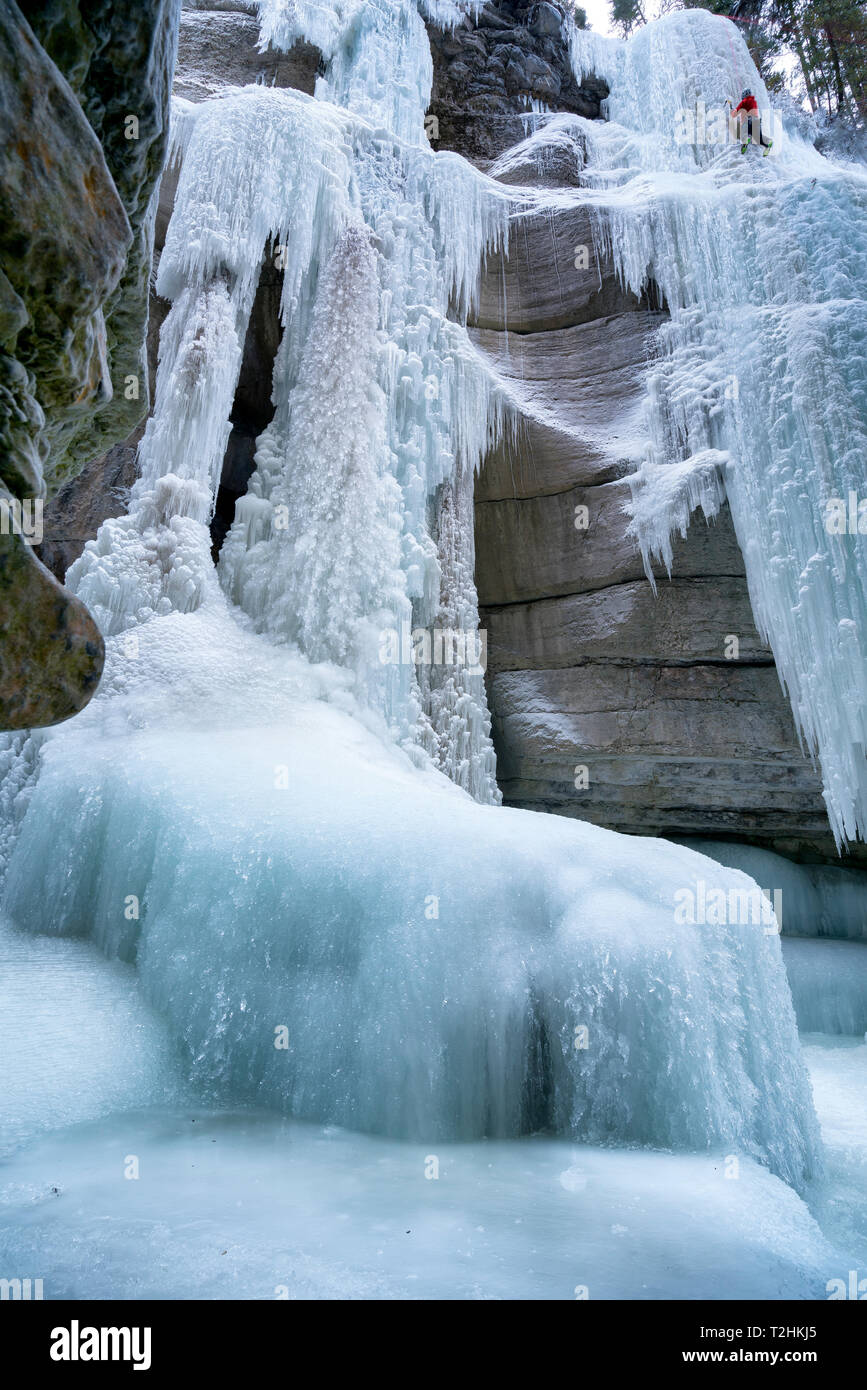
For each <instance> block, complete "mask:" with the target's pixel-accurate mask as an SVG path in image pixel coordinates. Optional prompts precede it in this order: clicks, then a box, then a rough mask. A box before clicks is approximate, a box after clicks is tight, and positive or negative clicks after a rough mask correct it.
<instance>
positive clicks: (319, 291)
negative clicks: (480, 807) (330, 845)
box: [70, 3, 509, 801]
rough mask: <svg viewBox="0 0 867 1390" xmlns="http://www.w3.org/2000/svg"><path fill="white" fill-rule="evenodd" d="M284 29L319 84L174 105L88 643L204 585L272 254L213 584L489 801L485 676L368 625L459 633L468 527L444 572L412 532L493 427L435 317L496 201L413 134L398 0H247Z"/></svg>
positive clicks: (413, 89)
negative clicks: (260, 370) (262, 367)
mask: <svg viewBox="0 0 867 1390" xmlns="http://www.w3.org/2000/svg"><path fill="white" fill-rule="evenodd" d="M455 15H456V12H455ZM455 15H452V16H451V17H452V18H454V17H455ZM445 17H446V18H449V14H448V13H447V14H446V16H445ZM323 25H325V26H326V27H327V28H328V34H326V33H323V32H322V26H323ZM300 34H303V35H304V36H306V37H310V38H312V39H313V40H314V41H315V40H316V39H317V38H318V39H321V40H322V46H323V48H324V51H325V52H326V53H327V54H328V55H329V56H330V58H331V63H330V66H329V69H328V77H327V78H326V79H323V81H322V83H321V84H320V91H319V93H318V99H317V100H315V101H311V100H310V99H309V98H307V97H305V96H303V95H301V94H299V93H297V92H289V91H273V90H266V89H263V88H249V89H246V90H245V91H243V92H239V93H237V94H234V95H231V96H229V97H227V98H224V99H222V100H216V101H212V102H209V103H205V104H204V105H202V106H201V107H192V106H191V105H190V104H189V103H182V104H181V105H180V107H179V110H178V113H177V122H176V129H175V135H174V149H175V156H176V158H178V159H180V160H181V161H182V167H181V176H180V181H179V186H178V193H177V200H176V206H175V211H174V214H173V217H172V220H171V224H170V227H169V232H168V237H167V242H166V247H165V251H164V253H163V256H162V259H161V262H160V268H159V276H158V281H157V288H158V290H159V292H160V293H161V294H162V295H164V296H165V297H166V298H168V299H170V300H172V301H173V307H172V310H171V313H170V315H169V317H168V320H167V322H166V324H165V327H164V330H163V335H162V341H161V366H160V375H159V381H158V390H157V402H156V409H155V412H154V417H153V419H152V420H151V422H150V423H149V426H148V431H147V434H146V437H145V440H144V443H143V445H142V449H141V478H140V480H139V482H138V483H137V484H136V487H135V489H134V491H133V497H132V505H131V508H130V513H129V515H128V516H127V517H125V518H123V519H122V520H120V521H117V522H110V523H108V524H107V525H106V526H105V527H103V529H102V531H101V533H100V536H99V538H98V540H97V542H96V543H95V544H93V545H91V546H90V547H88V550H87V552H86V553H85V555H84V556H83V557H82V559H81V560H80V561H79V562H78V564H77V565H76V566H74V567H73V570H72V571H71V573H70V583H71V584H72V586H73V587H74V588H76V589H77V591H78V592H79V593H80V594H81V596H82V597H83V598H84V599H85V600H86V601H87V602H88V603H89V604H90V606H91V608H92V609H93V611H94V612H95V613H96V614H97V615H98V617H99V618H100V621H101V622H102V623H103V626H104V628H105V630H106V631H107V632H110V633H111V632H118V631H121V630H123V629H124V628H125V627H127V626H129V625H130V624H132V623H139V622H141V621H142V620H144V619H146V618H147V617H148V616H150V615H151V614H154V613H156V614H159V613H164V612H167V611H170V610H171V609H178V610H179V611H182V612H183V611H190V610H191V609H194V608H195V607H196V606H197V605H198V604H199V603H200V602H201V601H202V598H203V595H204V594H205V593H206V592H208V591H209V590H210V589H212V588H213V583H214V576H213V567H212V565H211V563H210V558H209V540H208V537H207V532H206V529H205V527H206V523H207V522H208V520H209V517H210V514H211V511H212V508H213V502H214V498H215V495H216V488H217V485H218V482H219V475H220V466H221V462H222V458H223V454H224V451H225V446H226V442H227V438H228V433H229V428H230V426H229V415H230V412H231V405H232V399H233V394H234V390H235V386H236V384H237V379H238V373H239V370H240V362H241V352H242V348H243V343H244V336H245V333H246V329H247V324H248V321H249V317H250V312H251V308H252V303H253V296H254V294H255V290H256V284H257V280H258V276H259V271H260V267H261V264H262V258H263V256H264V255H266V254H268V255H272V256H273V257H274V258H275V261H276V264H277V265H278V266H279V268H280V269H281V270H282V271H283V273H284V287H283V299H282V317H283V322H284V325H285V332H284V335H283V339H282V343H281V347H280V351H279V355H278V360H277V362H276V364H275V371H274V400H275V405H276V414H275V417H274V420H273V422H272V424H271V426H270V427H269V429H268V430H267V431H266V432H265V434H264V435H263V436H262V438H261V440H260V441H259V449H258V454H257V460H256V461H257V470H256V472H255V474H254V476H253V478H252V480H251V483H250V487H249V493H248V495H247V496H246V497H245V498H244V499H242V501H241V503H240V505H239V507H238V509H237V519H236V523H235V526H234V528H233V530H232V532H231V533H230V535H229V537H228V539H227V542H226V545H225V550H224V555H223V559H222V564H221V569H220V574H221V579H222V582H223V584H224V587H225V589H226V591H227V592H228V594H229V595H230V597H231V598H232V600H233V601H234V602H235V603H236V604H238V605H239V606H240V607H241V608H242V609H244V610H245V611H246V612H247V613H248V614H249V615H250V617H251V618H252V620H253V622H254V624H255V626H256V628H257V630H259V631H261V632H263V633H267V634H268V635H269V636H270V637H271V638H272V639H273V640H276V641H281V642H288V643H292V644H295V645H297V646H298V648H299V649H300V650H301V651H302V652H303V653H304V654H305V655H306V656H307V657H308V658H310V659H311V660H313V661H316V662H320V661H327V662H331V663H334V664H336V665H338V666H342V667H345V668H347V669H350V670H352V671H353V672H354V673H355V676H356V693H357V694H358V695H359V696H361V697H362V698H363V699H365V700H367V701H368V702H369V703H370V704H371V706H372V708H374V709H375V710H378V711H379V712H380V713H382V714H383V715H384V716H385V717H386V719H387V721H388V722H389V724H390V725H391V727H392V730H393V732H394V734H395V735H396V736H397V737H398V738H400V739H401V740H402V741H403V742H404V744H405V745H406V746H407V747H409V748H411V749H412V748H414V749H415V750H416V751H417V753H419V754H421V751H422V750H424V751H426V752H427V753H428V754H429V755H430V756H432V757H433V758H434V760H435V762H436V765H437V766H439V767H441V768H442V769H443V770H444V771H446V772H447V773H448V774H449V775H451V776H453V777H454V778H455V780H457V781H458V782H459V784H460V785H462V786H464V787H465V788H466V789H467V790H469V791H471V793H472V794H473V795H474V796H475V797H476V798H477V799H479V800H482V801H498V800H499V792H498V790H497V786H496V780H495V772H494V755H493V747H492V744H491V740H490V720H489V716H488V714H487V705H486V699H485V693H484V680H483V673H482V672H481V670H480V669H477V668H474V667H473V666H472V665H467V664H466V663H462V664H460V665H458V664H450V666H449V669H448V670H447V671H446V673H445V677H444V678H441V677H440V676H438V675H437V674H436V673H431V672H428V671H426V670H423V669H420V668H419V663H418V662H417V661H415V660H414V659H412V660H406V659H405V658H406V648H407V643H406V642H405V641H401V640H398V643H397V647H396V659H394V660H393V659H391V657H392V653H391V652H390V649H389V646H388V643H387V642H386V641H385V640H384V638H383V634H388V633H392V632H394V633H397V634H398V637H399V638H400V637H402V635H403V634H404V632H407V631H412V630H413V629H414V628H415V627H421V628H429V627H431V626H432V625H434V624H436V623H438V622H439V621H440V619H441V618H442V619H443V620H444V618H445V616H447V615H449V614H458V615H459V616H460V619H461V621H462V623H463V624H465V626H466V632H467V633H471V634H472V636H473V638H475V634H476V631H477V628H478V612H477V605H476V597H475V587H474V580H473V552H472V540H471V534H472V528H471V517H470V516H469V514H466V515H465V518H464V520H465V522H466V525H467V527H468V531H467V534H466V535H465V537H464V540H465V544H467V545H468V546H469V550H468V554H467V557H466V563H463V564H461V565H460V566H458V567H454V566H452V568H451V569H450V572H449V574H448V575H446V573H445V571H444V568H443V564H442V563H441V560H440V557H439V556H438V554H437V548H436V545H435V542H434V540H433V538H432V530H434V529H436V526H437V519H436V510H437V507H438V505H439V499H440V498H441V496H442V495H443V493H442V489H443V488H444V487H446V486H447V485H450V486H454V487H455V488H457V489H458V490H460V488H462V487H463V488H464V489H465V488H466V479H467V478H471V477H472V474H473V472H474V470H475V469H476V468H477V467H478V466H479V464H480V463H481V460H482V457H483V456H484V453H485V452H486V450H487V448H488V447H489V445H490V444H491V442H493V440H494V439H496V438H497V437H498V436H499V435H500V434H501V433H502V432H503V430H504V429H505V428H506V427H507V424H508V412H507V408H506V403H505V400H504V398H503V397H502V396H501V395H500V394H498V392H497V391H496V389H495V383H494V382H493V381H492V379H491V378H490V377H489V376H488V375H487V373H486V371H485V369H484V367H483V364H482V361H481V359H480V358H479V357H478V356H477V355H476V354H475V352H474V351H473V350H472V348H471V346H470V344H469V341H468V339H467V336H466V333H465V331H464V329H463V328H462V327H461V326H460V324H459V323H458V322H453V321H452V320H451V319H450V318H449V313H450V311H452V310H454V311H455V312H456V313H457V314H458V315H459V316H460V315H462V314H465V313H466V310H467V308H468V306H469V304H470V302H471V300H472V296H473V295H474V294H475V292H476V286H477V282H478V276H479V269H480V263H481V259H482V257H483V255H484V253H485V251H486V250H489V249H495V248H497V247H499V246H501V245H502V244H503V243H504V240H505V236H506V229H507V223H508V214H509V206H508V201H507V198H506V196H505V194H504V193H503V192H502V190H500V189H499V188H498V187H497V185H496V184H494V183H493V182H491V181H488V180H485V179H483V178H482V177H481V176H480V175H478V174H476V173H475V171H473V170H472V168H471V167H470V166H469V165H467V164H466V163H465V162H464V161H462V160H460V159H458V158H456V157H455V156H451V155H448V154H444V155H435V154H434V153H433V152H432V151H431V149H430V147H429V145H428V142H427V139H426V137H425V133H424V113H425V109H426V106H427V101H428V98H429V94H430V82H431V58H430V47H429V43H428V40H427V34H426V31H425V27H424V24H423V22H422V20H421V18H420V16H419V14H418V11H417V8H416V6H415V5H414V4H406V5H403V6H394V5H391V4H387V5H385V4H381V3H372V4H365V5H363V6H359V5H358V4H353V5H346V6H341V5H335V6H334V8H333V9H329V10H327V11H326V10H324V9H323V7H322V6H313V7H310V6H305V5H299V6H286V5H284V6H282V7H278V6H276V5H274V4H268V5H266V6H264V7H263V42H265V41H267V40H269V39H270V40H271V41H272V42H276V43H290V42H291V41H293V40H294V38H295V37H297V36H299V35H300ZM395 74H399V75H400V80H395ZM326 97H333V98H335V99H336V100H338V101H339V102H340V103H341V105H340V107H337V106H335V105H333V104H331V103H330V102H328V101H326V100H324V98H326ZM323 397H324V399H325V401H326V402H327V406H326V408H325V409H323V407H322V400H323ZM446 580H447V581H448V583H449V584H450V585H452V586H454V585H460V589H459V590H458V591H454V592H447V591H446V588H445V587H444V585H445V583H446ZM460 636H461V642H462V645H464V647H465V645H466V642H465V637H464V635H463V630H462V633H461V635H460ZM449 650H450V651H451V649H449ZM401 658H403V659H401Z"/></svg>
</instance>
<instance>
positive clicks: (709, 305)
mask: <svg viewBox="0 0 867 1390" xmlns="http://www.w3.org/2000/svg"><path fill="white" fill-rule="evenodd" d="M571 37H572V46H573V56H574V61H575V65H576V68H577V70H578V71H579V72H585V71H593V72H595V73H596V74H597V75H599V76H604V77H605V78H606V80H607V81H608V82H609V84H610V86H611V95H610V97H609V99H608V116H609V118H610V119H609V122H608V123H607V124H605V125H600V124H599V123H595V124H590V123H587V122H585V123H583V125H584V132H585V138H586V141H587V147H588V166H589V167H588V169H587V171H586V181H587V184H588V189H587V190H586V191H585V192H584V193H583V194H582V197H584V198H585V199H588V198H589V199H590V201H591V203H592V205H593V207H594V212H595V218H596V227H597V232H598V236H599V239H600V244H602V243H605V244H607V245H608V246H609V247H610V248H611V250H612V251H613V253H614V257H615V261H616V264H617V265H618V267H619V271H620V274H621V275H622V277H623V279H624V281H625V282H626V284H628V285H629V286H630V287H631V288H632V289H634V290H636V291H638V290H640V289H641V288H642V286H643V285H645V284H646V282H647V281H648V279H649V278H651V277H652V279H653V280H655V282H656V284H657V285H658V286H659V288H660V290H661V292H662V294H663V296H664V299H665V302H666V303H667V305H668V308H669V309H670V311H671V320H670V322H669V324H668V325H667V327H666V329H665V330H664V331H663V333H662V334H661V335H660V340H661V344H662V353H661V356H660V359H659V361H658V362H657V363H656V364H655V370H654V372H653V373H652V376H651V383H650V398H649V406H650V409H649V423H650V429H651V434H652V447H651V450H650V453H649V455H648V458H647V460H646V463H645V465H644V467H643V468H642V469H641V470H640V471H639V472H638V474H637V475H636V476H635V478H634V494H635V527H636V531H637V534H638V536H639V539H640V541H641V544H642V547H643V550H644V554H645V560H646V563H647V566H648V573H650V570H649V562H650V560H651V559H652V558H653V557H659V558H661V559H662V560H663V561H664V562H665V563H666V564H670V561H671V537H672V535H673V533H674V532H675V531H678V530H679V531H684V530H685V528H686V524H687V521H688V518H689V515H690V512H692V511H693V510H695V508H696V507H700V508H701V509H702V510H703V511H704V513H705V515H706V516H708V517H710V516H713V515H714V513H715V512H716V511H717V510H718V508H719V505H720V502H721V500H722V498H723V497H724V496H726V495H727V496H728V500H729V503H730V506H731V510H732V515H733V518H734V524H735V528H736V531H737V536H738V540H739V542H740V545H741V549H742V551H743V554H744V559H745V562H746V568H747V577H748V582H749V588H750V595H751V599H752V603H753V610H754V612H755V615H756V620H757V623H758V626H759V628H760V630H761V632H762V634H763V636H764V637H765V638H766V639H767V640H768V641H769V642H770V644H771V647H772V649H773V652H774V656H775V659H776V663H777V669H778V671H779V673H780V677H781V679H782V681H783V683H784V685H785V687H786V690H787V692H788V694H789V697H790V699H791V703H792V708H793V710H794V713H795V717H796V720H797V722H798V724H799V726H800V728H801V729H802V730H803V735H804V738H805V741H806V744H807V745H808V747H809V748H810V749H811V750H812V751H814V752H816V753H818V756H819V759H820V761H821V767H822V772H823V777H824V785H825V798H826V802H827V806H828V813H829V816H830V820H831V825H832V827H833V830H834V833H835V836H836V837H837V840H838V842H842V841H844V840H847V839H854V838H856V837H858V836H860V837H862V838H863V837H864V836H865V834H867V761H865V754H867V698H865V670H867V659H865V658H867V652H865V645H864V636H863V634H864V623H865V618H867V538H865V536H864V535H863V534H854V533H853V529H854V530H857V527H856V528H851V527H849V528H848V533H847V534H834V533H833V526H832V527H831V528H830V529H829V526H828V518H829V505H830V506H831V509H832V514H834V515H839V511H838V512H836V513H834V512H833V503H834V499H837V501H838V502H839V503H844V504H846V507H847V510H848V502H849V497H850V494H851V493H854V494H855V496H856V499H860V500H861V501H864V499H865V497H867V374H865V371H864V354H865V345H867V303H865V285H867V175H865V172H864V171H863V169H860V168H856V167H854V166H851V167H850V166H844V167H841V166H838V165H834V164H831V163H829V162H828V161H827V160H825V159H823V158H822V157H821V156H819V155H818V154H817V153H816V152H815V151H814V150H813V149H811V148H809V147H808V146H806V145H804V144H803V143H802V142H800V141H799V140H798V139H796V138H794V137H790V136H788V135H787V134H786V133H785V132H784V131H782V129H780V128H779V123H777V122H772V121H771V118H770V114H769V107H770V103H769V100H768V96H767V93H766V91H765V89H764V86H763V84H762V82H761V81H760V79H759V76H758V73H757V72H756V69H755V67H754V65H753V63H752V61H751V59H750V56H749V53H748V51H747V48H746V45H745V44H744V42H743V40H742V39H741V37H740V35H739V34H738V33H737V31H736V29H735V26H734V25H732V24H730V23H729V22H728V21H727V20H725V19H721V18H717V17H715V16H712V15H709V14H707V13H705V12H704V11H701V10H698V11H691V12H687V13H685V14H679V15H673V16H670V17H667V18H665V19H662V20H659V21H658V22H656V23H655V24H650V25H648V26H647V27H646V28H643V29H642V30H640V31H639V32H638V33H636V35H635V36H634V37H633V38H632V39H630V40H629V41H628V42H627V43H625V44H621V43H617V42H615V41H613V40H601V39H599V38H598V37H596V36H593V35H591V34H588V33H584V32H582V31H580V30H577V29H573V30H572V35H571ZM744 87H749V88H751V89H752V91H753V92H754V93H755V94H756V97H757V100H758V103H759V106H760V108H761V109H762V110H763V111H764V113H765V115H764V125H765V131H766V133H768V134H770V135H771V136H773V138H774V140H775V148H774V150H773V152H772V155H771V157H770V158H766V159H761V158H759V156H758V152H757V151H755V150H752V151H750V152H749V153H748V156H747V157H746V158H742V157H741V155H740V151H739V146H738V143H737V142H736V141H734V140H733V139H731V138H728V139H726V125H725V117H724V110H723V104H724V102H725V100H726V99H733V100H734V102H735V103H736V102H737V100H738V99H739V96H740V92H741V90H742V88H744ZM687 122H688V123H689V124H687ZM856 505H857V503H856ZM862 510H867V509H862ZM862 526H864V529H867V524H865V523H862Z"/></svg>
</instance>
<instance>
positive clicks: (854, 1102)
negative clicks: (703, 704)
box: [0, 932, 867, 1299]
mask: <svg viewBox="0 0 867 1390" xmlns="http://www.w3.org/2000/svg"><path fill="white" fill-rule="evenodd" d="M808 944H809V943H799V951H800V952H801V953H803V951H804V949H805V947H806V946H807V945H808ZM815 949H816V951H817V952H823V951H825V950H826V949H827V943H824V942H817V943H815ZM25 1000H26V1001H27V1002H26V1005H25V1004H24V1002H23V1001H25ZM804 1043H805V1051H806V1056H807V1060H808V1064H809V1067H810V1072H811V1076H812V1079H813V1086H814V1090H815V1096H816V1104H817V1108H818V1112H819V1116H820V1120H821V1122H822V1127H823V1136H824V1139H825V1144H826V1150H827V1166H828V1180H827V1183H826V1184H825V1185H823V1187H822V1189H821V1191H818V1192H816V1193H815V1194H813V1195H811V1198H810V1204H809V1206H808V1205H807V1204H806V1203H805V1202H804V1201H802V1200H801V1199H800V1198H799V1197H798V1196H797V1195H796V1194H795V1193H794V1192H793V1191H792V1190H791V1189H790V1188H789V1187H787V1186H786V1185H785V1184H784V1183H783V1182H781V1181H780V1180H779V1179H778V1178H776V1177H774V1176H773V1175H771V1174H770V1173H769V1172H768V1171H767V1170H765V1169H764V1168H762V1167H760V1166H758V1165H757V1164H756V1163H754V1162H752V1161H750V1160H748V1159H741V1160H740V1162H739V1164H738V1165H737V1173H738V1175H737V1176H736V1177H733V1176H732V1177H727V1176H726V1173H727V1172H728V1173H731V1172H732V1171H733V1166H732V1162H731V1158H730V1156H728V1155H726V1154H725V1153H723V1152H720V1153H713V1154H700V1155H694V1154H691V1155H687V1154H670V1153H659V1152H650V1151H636V1150H627V1149H602V1148H598V1147H590V1146H582V1145H577V1144H574V1143H570V1142H568V1141H563V1140H551V1139H547V1138H532V1139H527V1140H518V1141H515V1140H512V1141H504V1142H478V1143H468V1144H434V1145H431V1146H429V1147H425V1146H421V1145H417V1144H409V1143H401V1142H396V1141H392V1140H383V1139H377V1138H371V1137H367V1136H362V1135H357V1134H353V1133H349V1132H347V1131H345V1130H339V1129H335V1128H324V1127H322V1126H318V1125H308V1124H300V1123H295V1122H290V1121H285V1120H282V1119H280V1118H279V1117H277V1116H275V1115H273V1114H270V1113H267V1112H262V1111H255V1112H254V1111H247V1112H241V1111H238V1112H231V1111H215V1110H205V1109H201V1108H198V1107H197V1106H196V1104H195V1102H194V1101H193V1100H191V1098H190V1097H189V1096H188V1095H185V1094H184V1092H183V1090H182V1088H181V1086H180V1084H179V1083H178V1082H177V1081H176V1080H175V1079H174V1068H173V1064H172V1056H171V1049H170V1047H169V1044H168V1042H167V1040H166V1038H165V1036H164V1034H163V1032H162V1026H161V1023H160V1021H159V1019H158V1018H157V1017H156V1016H155V1015H153V1014H152V1013H151V1012H150V1011H149V1010H147V1009H146V1008H145V1006H144V1005H142V1004H141V1002H140V1001H139V999H138V996H137V991H136V989H135V982H134V976H133V974H132V972H131V971H130V970H128V969H127V968H126V967H123V966H120V965H117V964H110V963H109V962H107V961H105V960H104V958H103V957H102V956H101V955H100V954H99V953H98V952H97V951H96V950H95V949H94V948H92V947H90V946H88V945H85V944H83V943H77V942H71V941H52V940H48V939H40V938H36V939H34V938H28V937H21V936H17V935H15V934H12V933H8V932H7V933H4V934H2V935H0V1055H2V1057H3V1073H2V1075H3V1080H2V1115H3V1119H4V1122H5V1123H6V1124H7V1129H6V1132H5V1148H6V1157H5V1158H4V1159H3V1160H2V1161H0V1275H2V1276H5V1277H7V1278H15V1277H21V1278H27V1277H30V1278H42V1279H43V1280H44V1293H45V1297H46V1298H64V1297H70V1298H84V1299H100V1298H111V1297H121V1298H158V1299H183V1298H190V1299H195V1298H261V1299H274V1298H279V1297H289V1298H339V1299H345V1298H374V1299H383V1298H387V1299H401V1298H424V1299H440V1298H442V1299H449V1298H452V1299H454V1298H458V1299H464V1298H471V1299H474V1298H482V1299H485V1298H494V1299H497V1298H506V1299H509V1298H538V1299H561V1298H562V1299H574V1298H575V1297H576V1289H577V1290H579V1291H580V1290H581V1289H582V1287H584V1288H586V1289H587V1292H588V1295H589V1297H590V1298H591V1299H599V1298H627V1299H654V1298H673V1299H694V1298H704V1297H710V1298H721V1299H726V1298H759V1299H778V1298H796V1299H817V1298H818V1299H823V1298H826V1297H827V1293H826V1284H827V1282H828V1281H829V1280H831V1279H835V1278H841V1279H843V1280H847V1279H848V1272H849V1270H850V1269H859V1270H861V1271H862V1273H863V1272H867V1181H865V1179H867V1046H865V1044H864V1042H863V1040H861V1039H858V1038H854V1037H840V1036H838V1037H834V1036H830V1035H818V1034H812V1035H805V1037H804ZM143 1053H146V1054H147V1056H148V1057H149V1058H150V1059H151V1060H150V1061H149V1062H148V1063H147V1064H145V1063H144V1062H143V1061H142V1060H141V1057H142V1054H143ZM155 1102H156V1103H155ZM100 1116H101V1117H102V1118H98V1117H100ZM10 1118H11V1127H9V1121H10ZM48 1124H51V1125H53V1126H56V1128H53V1129H52V1130H51V1132H49V1133H45V1132H43V1133H41V1134H40V1133H39V1132H38V1131H39V1130H40V1128H41V1129H42V1130H43V1131H44V1129H45V1126H46V1125H48ZM28 1135H29V1138H28V1137H27V1136H28ZM22 1141H24V1142H22ZM133 1160H135V1161H136V1162H137V1170H138V1177H137V1178H133V1177H126V1176H125V1173H126V1172H132V1171H134V1169H135V1164H134V1163H133ZM434 1174H438V1175H437V1176H434ZM428 1175H430V1176H428Z"/></svg>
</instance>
